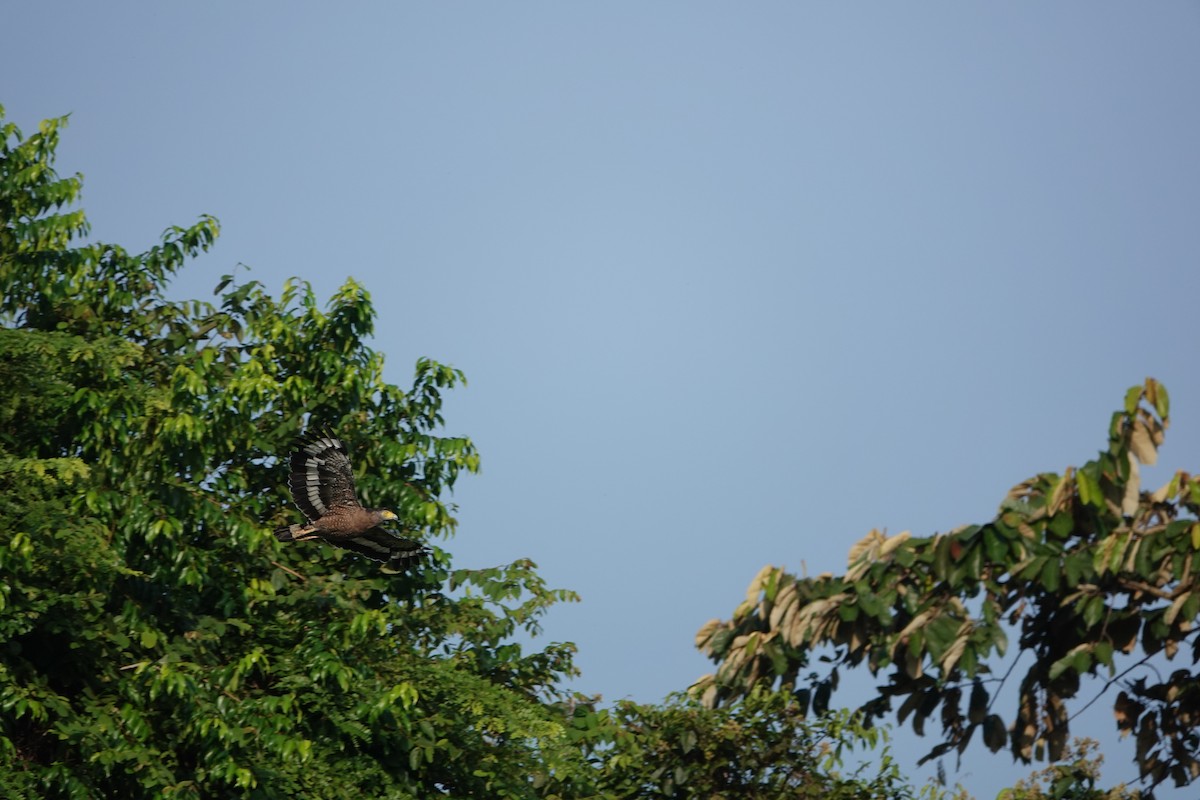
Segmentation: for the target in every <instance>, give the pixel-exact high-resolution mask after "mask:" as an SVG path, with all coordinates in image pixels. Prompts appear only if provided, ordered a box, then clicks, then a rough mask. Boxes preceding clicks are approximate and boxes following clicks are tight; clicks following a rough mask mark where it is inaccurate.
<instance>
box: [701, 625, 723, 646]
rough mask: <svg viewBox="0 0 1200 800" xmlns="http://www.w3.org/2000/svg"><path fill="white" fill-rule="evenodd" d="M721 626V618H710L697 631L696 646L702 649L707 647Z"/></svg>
mask: <svg viewBox="0 0 1200 800" xmlns="http://www.w3.org/2000/svg"><path fill="white" fill-rule="evenodd" d="M720 627H721V620H719V619H710V620H709V621H708V622H706V623H704V625H703V626H701V628H700V630H698V631H696V647H697V648H698V649H700V650H705V649H707V647H708V642H709V640H710V639H712V636H713V634H714V633H716V632H717V630H718V629H719V628H720Z"/></svg>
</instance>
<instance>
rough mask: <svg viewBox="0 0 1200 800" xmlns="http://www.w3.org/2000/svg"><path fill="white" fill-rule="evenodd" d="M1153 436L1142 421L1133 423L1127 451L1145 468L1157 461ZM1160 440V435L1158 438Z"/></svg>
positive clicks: (1138, 420)
mask: <svg viewBox="0 0 1200 800" xmlns="http://www.w3.org/2000/svg"><path fill="white" fill-rule="evenodd" d="M1154 438H1155V437H1154V436H1153V435H1152V434H1151V432H1150V429H1149V428H1148V427H1147V425H1146V423H1145V422H1144V421H1143V420H1140V419H1135V420H1134V421H1133V433H1132V434H1130V436H1129V449H1130V451H1131V452H1132V453H1133V454H1134V455H1135V456H1137V459H1138V461H1140V462H1142V463H1143V464H1145V465H1146V466H1153V465H1154V463H1155V462H1156V461H1158V448H1157V447H1156V446H1155V442H1154ZM1159 438H1160V439H1161V434H1160V436H1159Z"/></svg>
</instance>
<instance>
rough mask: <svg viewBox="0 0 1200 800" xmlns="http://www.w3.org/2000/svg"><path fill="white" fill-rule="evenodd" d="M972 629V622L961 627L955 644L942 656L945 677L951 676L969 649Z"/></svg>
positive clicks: (968, 621) (955, 638) (967, 622)
mask: <svg viewBox="0 0 1200 800" xmlns="http://www.w3.org/2000/svg"><path fill="white" fill-rule="evenodd" d="M972 628H973V626H972V625H971V621H970V620H967V621H966V622H964V623H963V624H962V625H961V626H959V629H958V634H957V635H956V636H955V637H954V643H953V644H951V645H950V647H948V648H946V652H945V653H943V654H942V674H943V675H949V674H950V672H951V671H952V670H953V669H954V665H955V664H957V663H958V660H959V659H960V658H962V654H963V651H964V650H966V649H967V640H968V639H969V638H970V637H971V630H972Z"/></svg>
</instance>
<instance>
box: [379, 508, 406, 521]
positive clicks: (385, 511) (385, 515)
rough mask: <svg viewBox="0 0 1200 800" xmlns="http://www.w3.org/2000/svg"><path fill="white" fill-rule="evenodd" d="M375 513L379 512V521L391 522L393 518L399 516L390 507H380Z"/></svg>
mask: <svg viewBox="0 0 1200 800" xmlns="http://www.w3.org/2000/svg"><path fill="white" fill-rule="evenodd" d="M376 513H377V514H379V520H380V522H392V521H393V520H397V519H400V517H398V516H397V515H396V512H395V511H392V510H391V509H390V508H381V509H379V511H377V512H376Z"/></svg>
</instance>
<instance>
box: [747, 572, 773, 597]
mask: <svg viewBox="0 0 1200 800" xmlns="http://www.w3.org/2000/svg"><path fill="white" fill-rule="evenodd" d="M774 571H775V567H773V566H771V565H770V564H767V565H766V566H765V567H763V568H762V569H760V570H759V571H758V574H757V575H755V576H754V580H752V581H750V585H749V586H748V587H747V588H746V602H747V603H749V604H750V605H752V606H753V605H755V604H756V603H758V595H759V593H760V592H761V591H762V588H763V585H764V584H765V583H766V582H767V579H768V578H769V577H770V576H771V573H773V572H774Z"/></svg>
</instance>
